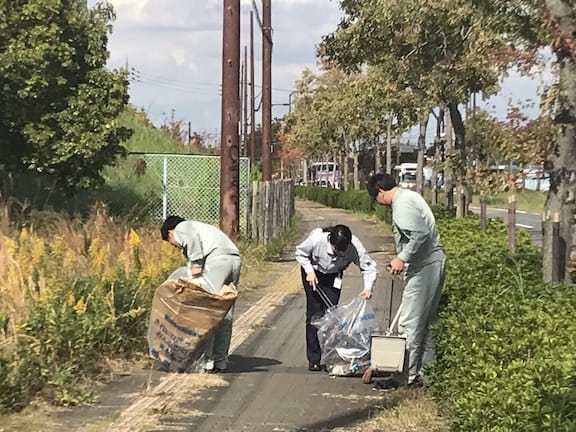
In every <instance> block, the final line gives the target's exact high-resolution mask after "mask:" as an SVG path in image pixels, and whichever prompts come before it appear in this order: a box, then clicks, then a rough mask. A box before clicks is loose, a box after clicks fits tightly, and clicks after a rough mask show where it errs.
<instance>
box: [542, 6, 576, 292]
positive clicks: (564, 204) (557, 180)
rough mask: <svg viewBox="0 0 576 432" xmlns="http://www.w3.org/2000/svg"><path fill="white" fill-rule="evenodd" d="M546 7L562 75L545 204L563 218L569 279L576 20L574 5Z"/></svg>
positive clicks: (575, 163)
mask: <svg viewBox="0 0 576 432" xmlns="http://www.w3.org/2000/svg"><path fill="white" fill-rule="evenodd" d="M546 6H547V8H548V10H549V11H550V14H551V16H552V17H553V18H554V19H555V20H556V22H557V23H558V25H559V27H558V33H559V34H558V36H559V37H560V39H559V40H560V46H559V47H558V48H556V51H555V54H556V62H557V64H558V66H559V71H560V74H559V86H560V94H561V95H562V96H561V97H560V98H559V99H558V100H557V103H558V104H559V109H558V113H557V115H556V118H555V121H556V123H557V124H558V127H559V129H560V132H559V135H558V140H557V146H556V149H555V151H554V154H553V155H552V163H553V168H552V170H551V172H550V191H549V192H548V199H547V200H546V210H547V213H548V214H552V215H553V214H554V213H558V214H559V215H560V241H559V243H560V245H559V246H560V253H559V256H560V263H559V275H560V279H569V278H570V274H569V272H568V263H569V262H570V252H571V249H572V228H573V225H574V210H575V203H574V199H575V195H574V194H575V192H576V187H575V184H576V138H575V133H576V61H575V60H576V56H575V53H574V52H573V50H572V49H573V48H572V47H571V46H570V42H571V41H572V40H573V38H574V36H573V35H574V34H575V33H576V18H575V16H574V13H573V6H572V2H571V1H568V0H546ZM564 44H565V45H564ZM549 226H550V225H549ZM551 231H552V230H551V229H546V230H545V236H544V240H543V253H544V255H543V271H544V274H543V276H544V280H545V281H550V280H551V279H552V275H553V269H552V265H551V264H552V255H553V250H552V238H551Z"/></svg>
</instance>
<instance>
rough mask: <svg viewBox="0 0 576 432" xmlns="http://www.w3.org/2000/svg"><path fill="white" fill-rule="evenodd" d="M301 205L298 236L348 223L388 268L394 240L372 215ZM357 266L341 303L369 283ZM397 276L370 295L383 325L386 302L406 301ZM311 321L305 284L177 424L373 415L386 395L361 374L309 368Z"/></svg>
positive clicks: (289, 422) (284, 425)
mask: <svg viewBox="0 0 576 432" xmlns="http://www.w3.org/2000/svg"><path fill="white" fill-rule="evenodd" d="M297 210H298V212H299V213H300V215H301V221H302V222H301V225H302V232H301V236H300V238H299V239H298V240H300V239H302V238H303V237H304V236H305V235H306V234H307V232H308V231H309V230H311V229H312V228H315V227H321V226H327V225H333V224H336V223H344V224H347V225H349V226H350V228H351V229H352V232H353V233H354V234H355V235H357V236H358V237H359V238H360V239H361V241H362V242H363V243H364V245H365V246H366V248H367V249H368V250H369V251H372V252H373V253H372V256H373V258H374V259H375V260H376V261H377V262H378V265H379V268H380V269H383V268H385V265H386V263H387V262H388V261H389V259H390V256H389V252H390V251H391V248H392V239H391V237H390V236H385V235H384V234H383V231H382V230H381V229H379V228H378V227H377V226H376V225H375V224H374V223H373V222H370V221H368V220H362V219H361V218H360V216H358V215H353V214H349V213H347V212H344V211H342V210H337V209H331V208H327V207H324V206H321V205H318V204H315V203H310V202H305V201H298V202H297ZM294 266H296V263H295V262H294ZM352 267H353V266H351V268H350V269H349V270H347V272H346V273H345V275H344V279H343V291H342V298H341V303H342V302H346V301H348V300H350V299H351V298H353V297H354V296H356V295H358V294H359V293H360V291H361V289H362V282H361V275H360V272H359V271H358V270H357V269H356V268H352ZM381 271H382V270H381ZM382 273H385V272H384V271H382ZM294 274H295V275H296V276H295V277H297V273H294ZM294 282H297V283H298V284H300V282H299V281H294ZM391 283H392V282H391V279H389V278H387V277H386V276H385V275H384V276H383V277H381V278H379V280H378V282H377V285H376V288H375V295H374V297H373V300H372V301H371V305H372V306H373V307H374V309H375V312H376V316H377V319H378V320H379V321H380V322H381V325H382V326H383V328H384V327H385V326H387V323H388V322H389V320H390V312H389V310H388V309H387V305H388V304H389V303H390V302H392V303H394V304H397V303H398V302H399V296H398V292H399V291H398V290H394V291H393V290H392V287H391ZM304 324H305V296H304V293H303V290H302V289H298V290H297V291H296V292H294V293H292V294H290V295H288V296H287V297H286V298H285V299H284V300H283V303H282V304H281V305H278V307H277V308H276V309H275V310H274V312H273V313H272V314H271V315H270V317H269V318H268V319H267V320H266V322H265V323H264V325H262V326H260V328H258V329H256V330H255V331H254V332H253V333H252V334H251V335H250V336H249V337H248V338H247V339H246V341H245V342H243V343H242V344H241V345H240V346H239V347H238V348H237V349H236V350H235V351H234V352H233V354H232V356H231V358H230V365H229V371H228V372H227V373H226V374H224V375H223V378H224V379H225V380H226V381H227V382H228V386H227V387H215V388H212V389H208V390H206V391H204V392H203V393H202V397H201V398H200V399H199V400H196V401H193V402H189V403H187V404H185V406H184V407H183V408H185V411H187V412H194V413H196V414H195V415H194V416H189V417H188V418H187V419H186V420H185V421H182V420H180V421H179V422H178V423H179V429H178V430H189V431H197V432H209V431H210V432H212V431H214V432H222V431H238V432H239V431H251V432H264V431H266V432H268V431H286V432H293V431H294V432H295V431H330V430H333V429H335V428H338V427H348V426H353V425H355V424H356V423H358V422H359V421H363V420H366V419H368V418H369V417H370V415H371V413H373V412H374V410H375V409H376V408H377V407H378V406H380V405H381V403H382V395H381V394H380V393H379V392H378V391H374V390H372V388H371V386H370V385H366V384H363V383H362V380H361V378H359V377H338V378H334V377H330V376H329V375H328V374H327V373H318V372H309V371H308V369H307V366H308V363H307V360H306V355H305V341H304V334H305V333H304ZM166 420H167V423H166V425H168V423H170V420H169V419H166ZM174 426H175V425H174V424H173V423H172V425H171V427H174ZM158 430H164V429H158ZM170 430H173V429H170Z"/></svg>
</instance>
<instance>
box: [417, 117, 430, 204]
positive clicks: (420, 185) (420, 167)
mask: <svg viewBox="0 0 576 432" xmlns="http://www.w3.org/2000/svg"><path fill="white" fill-rule="evenodd" d="M429 118H430V111H428V110H426V112H425V113H423V114H422V118H421V119H420V129H419V132H418V159H417V162H418V164H417V166H416V190H417V191H418V193H419V194H420V195H422V194H423V193H424V156H425V155H424V153H425V152H426V129H427V128H428V119H429Z"/></svg>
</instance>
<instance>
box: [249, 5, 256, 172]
mask: <svg viewBox="0 0 576 432" xmlns="http://www.w3.org/2000/svg"><path fill="white" fill-rule="evenodd" d="M254 84H255V83H254V12H253V11H250V154H249V156H250V162H251V164H254V162H255V161H256V98H255V96H254V93H255V90H254Z"/></svg>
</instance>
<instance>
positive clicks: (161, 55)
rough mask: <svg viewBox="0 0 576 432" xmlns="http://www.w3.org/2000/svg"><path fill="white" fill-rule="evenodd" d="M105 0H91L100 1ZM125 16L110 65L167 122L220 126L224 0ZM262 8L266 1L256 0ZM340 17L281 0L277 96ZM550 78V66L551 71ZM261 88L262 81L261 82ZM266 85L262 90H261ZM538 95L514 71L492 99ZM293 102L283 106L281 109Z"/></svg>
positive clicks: (123, 8)
mask: <svg viewBox="0 0 576 432" xmlns="http://www.w3.org/2000/svg"><path fill="white" fill-rule="evenodd" d="M96 1H97V0H88V5H89V6H92V5H94V4H95V3H96ZM109 2H110V3H112V4H113V5H114V8H115V11H116V15H117V20H116V22H115V23H114V30H113V33H112V34H111V35H110V40H109V50H110V53H111V56H110V61H109V65H110V67H124V66H125V65H126V64H128V66H129V68H130V69H132V68H133V69H134V70H133V78H134V80H133V82H132V83H131V88H130V95H131V102H132V103H133V104H134V105H136V106H138V107H143V108H144V109H146V110H148V112H149V115H150V118H151V119H152V120H153V121H154V122H155V123H161V122H162V121H164V120H165V119H166V118H169V117H170V112H171V110H175V115H176V117H177V118H179V119H182V120H184V121H190V122H191V123H192V127H193V128H194V129H210V130H214V129H218V128H219V127H220V82H221V52H222V13H223V11H222V4H223V2H222V0H109ZM252 3H253V2H252V0H242V1H241V4H242V16H241V21H242V28H241V38H242V41H241V44H242V54H241V57H243V47H244V45H246V44H248V41H249V36H248V31H249V13H250V10H251V8H252ZM255 3H256V4H257V6H258V8H259V10H260V13H261V1H259V0H257V1H256V2H255ZM339 20H340V12H339V10H338V2H337V1H335V0H274V1H273V2H272V27H273V29H274V49H273V69H272V70H273V77H272V86H273V88H274V89H276V90H274V91H273V95H272V101H273V103H274V104H284V103H287V102H288V97H289V92H290V90H292V89H293V87H294V82H295V81H296V80H297V79H298V78H299V77H300V74H301V72H302V71H303V69H304V68H306V67H308V68H310V69H312V70H316V58H315V48H316V45H317V44H318V43H319V42H320V41H321V38H322V36H323V35H325V34H328V33H329V32H331V31H332V30H334V29H335V28H336V25H337V24H338V22H339ZM254 25H255V32H256V40H255V57H256V70H255V76H256V85H259V84H261V79H260V77H261V63H260V58H261V53H262V47H261V38H260V35H259V28H258V24H257V22H256V20H255V22H254ZM544 76H545V77H546V78H549V77H550V72H549V71H546V72H545V73H544ZM257 90H259V88H258V87H257ZM257 93H258V91H257ZM509 97H512V98H516V99H518V98H520V99H526V98H527V97H530V98H535V97H536V85H535V84H534V80H530V79H527V78H524V77H520V76H518V75H517V74H515V73H514V72H512V74H511V76H510V77H509V78H507V79H505V80H504V82H503V91H502V93H501V94H500V95H498V96H496V97H494V98H491V99H490V100H489V101H487V102H486V106H488V107H490V106H492V105H495V106H496V108H495V111H496V112H497V113H498V114H499V115H501V114H502V113H503V112H505V110H506V100H507V99H508V98H509ZM286 111H287V107H284V106H276V107H274V110H273V116H281V115H282V114H283V113H284V112H286Z"/></svg>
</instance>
